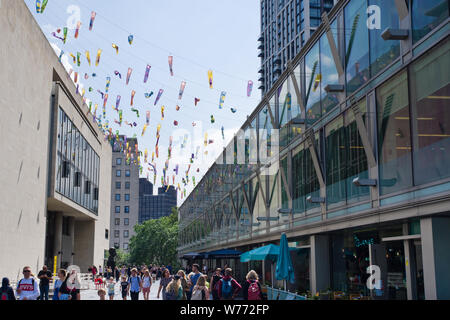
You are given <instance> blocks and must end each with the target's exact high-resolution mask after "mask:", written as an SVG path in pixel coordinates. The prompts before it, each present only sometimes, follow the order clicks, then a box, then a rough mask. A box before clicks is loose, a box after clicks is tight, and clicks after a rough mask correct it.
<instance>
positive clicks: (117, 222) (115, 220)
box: [114, 218, 120, 226]
mask: <svg viewBox="0 0 450 320" xmlns="http://www.w3.org/2000/svg"><path fill="white" fill-rule="evenodd" d="M114 225H116V226H120V219H119V218H116V219H114Z"/></svg>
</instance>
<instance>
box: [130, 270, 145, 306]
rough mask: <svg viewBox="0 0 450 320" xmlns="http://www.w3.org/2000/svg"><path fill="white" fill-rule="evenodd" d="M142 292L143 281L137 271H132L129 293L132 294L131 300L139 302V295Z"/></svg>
mask: <svg viewBox="0 0 450 320" xmlns="http://www.w3.org/2000/svg"><path fill="white" fill-rule="evenodd" d="M141 290H142V280H141V278H140V277H139V276H138V275H137V269H136V268H133V269H131V276H130V277H129V278H128V292H130V296H131V300H139V293H140V292H141Z"/></svg>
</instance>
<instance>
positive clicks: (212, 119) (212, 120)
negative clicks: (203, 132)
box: [211, 115, 216, 123]
mask: <svg viewBox="0 0 450 320" xmlns="http://www.w3.org/2000/svg"><path fill="white" fill-rule="evenodd" d="M214 122H216V120H215V119H214V116H213V115H211V123H214Z"/></svg>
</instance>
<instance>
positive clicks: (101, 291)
mask: <svg viewBox="0 0 450 320" xmlns="http://www.w3.org/2000/svg"><path fill="white" fill-rule="evenodd" d="M97 294H98V296H99V297H100V300H106V299H105V297H106V290H105V289H103V288H101V289H99V290H98V291H97Z"/></svg>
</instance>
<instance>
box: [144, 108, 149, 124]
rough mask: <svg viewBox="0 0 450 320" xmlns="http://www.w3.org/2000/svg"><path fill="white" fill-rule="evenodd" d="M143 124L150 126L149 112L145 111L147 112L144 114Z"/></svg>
mask: <svg viewBox="0 0 450 320" xmlns="http://www.w3.org/2000/svg"><path fill="white" fill-rule="evenodd" d="M145 123H146V124H147V125H149V124H150V111H147V112H146V117H145Z"/></svg>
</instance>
